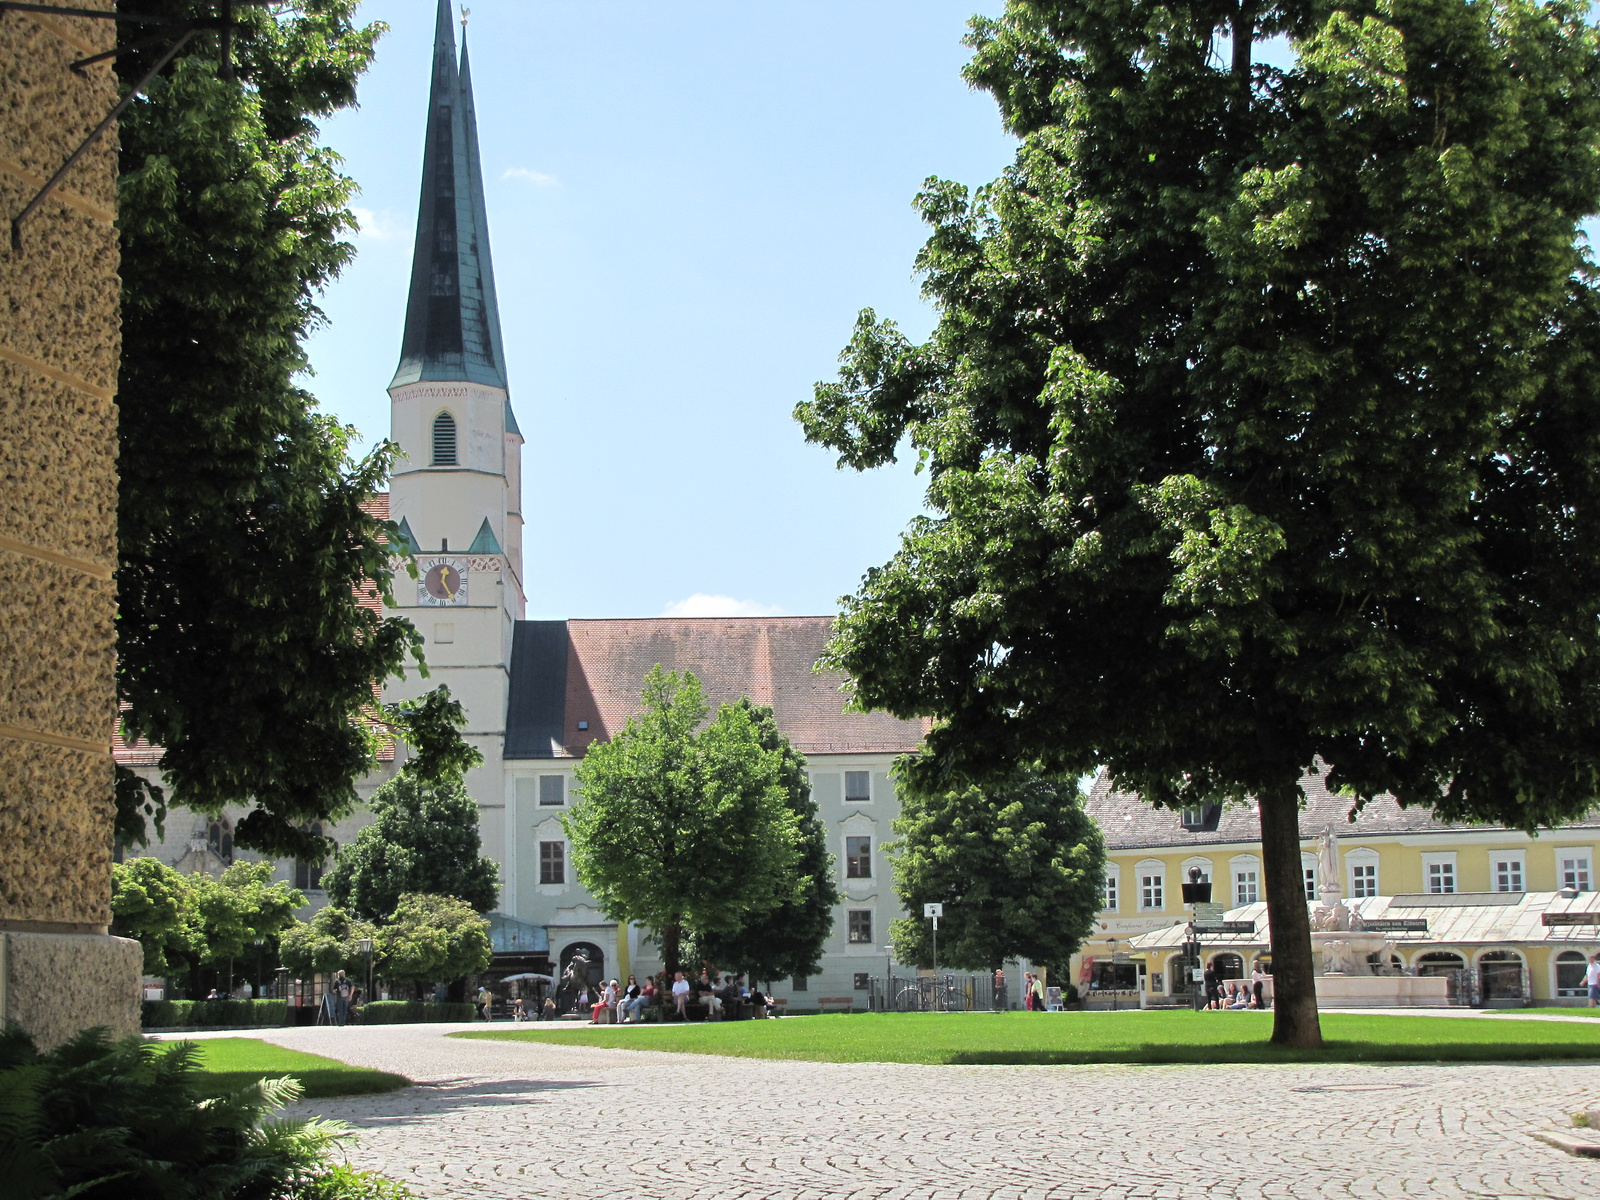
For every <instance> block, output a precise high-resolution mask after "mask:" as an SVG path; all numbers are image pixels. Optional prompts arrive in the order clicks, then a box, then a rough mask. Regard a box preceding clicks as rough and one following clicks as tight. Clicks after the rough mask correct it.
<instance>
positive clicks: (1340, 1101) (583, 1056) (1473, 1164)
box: [198, 1018, 1600, 1200]
mask: <svg viewBox="0 0 1600 1200" xmlns="http://www.w3.org/2000/svg"><path fill="white" fill-rule="evenodd" d="M1494 1019H1507V1018H1494ZM458 1028H468V1027H467V1026H439V1025H433V1026H379V1027H365V1028H363V1027H353V1028H348V1029H327V1028H322V1029H283V1030H265V1031H261V1032H260V1033H259V1034H256V1035H254V1036H262V1037H265V1038H266V1039H267V1040H269V1041H272V1042H275V1043H278V1044H279V1045H283V1046H290V1047H293V1048H295V1049H300V1050H309V1051H312V1052H314V1053H318V1054H327V1055H329V1056H331V1057H335V1058H338V1059H341V1060H343V1061H345V1062H349V1063H355V1064H359V1065H362V1066H370V1067H377V1068H380V1069H383V1070H389V1071H398V1072H400V1073H401V1074H404V1075H408V1076H410V1077H411V1078H413V1079H416V1080H419V1081H426V1082H424V1083H423V1084H422V1086H418V1087H414V1088H408V1089H406V1090H404V1091H401V1092H396V1093H392V1094H390V1095H386V1096H369V1097H350V1098H344V1099H332V1100H321V1101H314V1102H307V1103H305V1104H303V1105H302V1106H300V1107H301V1108H302V1109H304V1110H305V1111H306V1112H308V1113H309V1112H315V1113H317V1114H319V1115H326V1116H331V1117H339V1118H341V1119H343V1120H346V1121H349V1122H350V1123H352V1124H353V1125H355V1126H356V1127H357V1128H358V1129H359V1130H360V1131H361V1141H360V1144H359V1146H358V1147H357V1148H356V1149H355V1150H354V1151H353V1152H352V1155H351V1157H352V1160H353V1161H355V1162H356V1163H358V1164H360V1165H362V1166H369V1167H375V1168H378V1169H381V1170H383V1171H385V1172H387V1173H388V1174H390V1175H392V1176H394V1177H396V1178H399V1179H403V1180H405V1181H406V1182H407V1183H409V1184H410V1185H411V1186H412V1188H413V1189H414V1190H415V1191H416V1192H417V1193H418V1195H419V1196H422V1197H427V1198H429V1200H446V1198H454V1197H518V1198H520V1197H534V1196H538V1197H543V1196H547V1195H552V1196H563V1197H567V1196H570V1197H581V1198H582V1200H613V1198H615V1200H624V1198H626V1200H655V1198H658V1197H659V1198H661V1200H679V1198H691V1197H693V1198H699V1197H704V1198H706V1200H756V1198H760V1200H822V1198H828V1200H834V1198H844V1197H850V1198H855V1197H862V1198H866V1197H871V1198H872V1200H898V1198H900V1197H906V1198H908V1200H909V1198H912V1197H915V1198H917V1200H928V1198H933V1200H943V1198H945V1197H949V1198H959V1200H969V1198H972V1200H976V1198H979V1197H981V1198H983V1200H998V1198H1001V1197H1018V1198H1020V1197H1028V1198H1030V1200H1031V1198H1034V1197H1060V1198H1063V1200H1065V1198H1066V1197H1072V1198H1074V1200H1080V1198H1087V1197H1093V1198H1095V1200H1133V1198H1136V1197H1137V1198H1144V1197H1149V1198H1152V1200H1165V1198H1176V1200H1190V1198H1194V1200H1200V1198H1201V1197H1204V1198H1205V1200H1222V1198H1232V1197H1239V1198H1240V1200H1275V1198H1278V1197H1293V1198H1300V1197H1305V1198H1308V1200H1309V1198H1317V1200H1322V1198H1326V1197H1363V1198H1364V1197H1373V1198H1374V1200H1389V1198H1392V1197H1398V1196H1405V1197H1411V1196H1417V1197H1441V1198H1447V1200H1453V1198H1463V1200H1464V1198H1469V1197H1470V1198H1472V1200H1486V1198H1489V1197H1493V1198H1495V1200H1512V1198H1534V1197H1537V1198H1539V1200H1551V1198H1561V1200H1595V1198H1596V1197H1600V1161H1594V1160H1584V1159H1575V1158H1571V1157H1568V1156H1567V1155H1565V1154H1563V1153H1561V1152H1560V1151H1558V1150H1554V1149H1551V1148H1549V1147H1547V1146H1544V1145H1542V1144H1540V1143H1538V1142H1536V1141H1534V1140H1533V1139H1532V1138H1530V1137H1529V1136H1528V1131H1529V1130H1531V1129H1534V1128H1538V1127H1541V1126H1548V1125H1550V1124H1552V1123H1553V1122H1555V1121H1558V1120H1560V1119H1561V1118H1562V1115H1563V1114H1565V1113H1570V1112H1572V1111H1574V1110H1576V1109H1579V1108H1583V1107H1585V1106H1587V1105H1588V1104H1590V1103H1593V1102H1595V1101H1597V1100H1600V1069H1597V1068H1596V1067H1594V1066H1588V1065H1577V1066H1572V1065H1542V1064H1538V1065H1520V1066H1496V1065H1487V1066H1483V1065H1475V1066H1412V1065H1391V1066H1355V1065H1341V1066H1221V1067H1218V1066H1209V1067H1191V1066H1173V1067H1144V1066H1087V1067H928V1066H912V1065H905V1064H881V1063H864V1064H839V1063H802V1062H776V1061H771V1060H762V1059H739V1058H715V1057H708V1056H703V1055H686V1054H662V1053H653V1052H648V1051H633V1050H603V1049H598V1048H596V1049H590V1048H587V1047H582V1046H565V1045H563V1046H553V1045H535V1044H530V1043H514V1042H489V1041H477V1040H464V1039H460V1038H453V1039H447V1038H445V1037H444V1034H445V1033H447V1032H449V1031H450V1030H451V1029H458ZM479 1028H482V1026H479ZM198 1036H207V1035H198ZM210 1036H227V1035H210ZM233 1036H237V1034H236V1033H235V1034H233Z"/></svg>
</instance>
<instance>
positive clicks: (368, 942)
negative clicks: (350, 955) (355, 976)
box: [356, 938, 372, 1004]
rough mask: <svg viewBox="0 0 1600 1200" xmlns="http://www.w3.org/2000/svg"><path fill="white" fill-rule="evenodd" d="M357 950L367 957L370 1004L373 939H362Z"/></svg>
mask: <svg viewBox="0 0 1600 1200" xmlns="http://www.w3.org/2000/svg"><path fill="white" fill-rule="evenodd" d="M356 948H357V949H358V950H360V951H361V953H363V954H365V955H366V956H367V990H366V993H365V996H366V1001H367V1003H368V1004H371V1003H372V939H371V938H362V939H360V940H359V941H358V942H356Z"/></svg>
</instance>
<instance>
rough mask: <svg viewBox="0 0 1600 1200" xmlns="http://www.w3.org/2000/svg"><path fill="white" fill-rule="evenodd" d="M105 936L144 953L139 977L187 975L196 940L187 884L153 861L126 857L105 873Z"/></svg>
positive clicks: (194, 963) (186, 878)
mask: <svg viewBox="0 0 1600 1200" xmlns="http://www.w3.org/2000/svg"><path fill="white" fill-rule="evenodd" d="M111 932H112V933H113V934H115V935H116V936H117V937H125V938H132V939H133V940H134V941H136V942H138V943H139V945H140V946H141V947H143V949H144V973H145V974H146V975H156V976H160V977H161V978H163V979H169V978H177V977H178V976H179V975H185V976H186V975H188V974H189V972H190V970H191V968H192V967H198V966H199V963H198V960H197V959H191V955H192V954H193V952H194V950H195V947H196V946H197V945H198V943H199V940H200V931H199V914H198V912H197V911H196V908H195V901H194V886H193V879H192V877H190V876H185V875H183V874H181V873H180V872H178V871H175V870H173V869H172V868H171V867H169V866H167V864H166V863H164V862H162V861H161V860H160V859H159V858H130V859H129V860H128V861H127V862H120V863H115V864H113V865H112V868H111Z"/></svg>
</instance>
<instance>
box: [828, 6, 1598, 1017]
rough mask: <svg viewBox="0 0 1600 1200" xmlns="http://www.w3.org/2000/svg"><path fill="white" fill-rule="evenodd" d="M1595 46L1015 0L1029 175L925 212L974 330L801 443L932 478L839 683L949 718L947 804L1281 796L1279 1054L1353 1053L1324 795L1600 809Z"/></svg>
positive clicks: (1407, 9) (1270, 13) (938, 732)
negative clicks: (1030, 782) (1326, 895)
mask: <svg viewBox="0 0 1600 1200" xmlns="http://www.w3.org/2000/svg"><path fill="white" fill-rule="evenodd" d="M1587 13H1588V9H1587V6H1585V5H1582V4H1578V3H1574V2H1569V0H1557V2H1554V3H1548V4H1536V3H1533V2H1532V0H1487V2H1484V3H1467V2H1466V0H1427V2H1422V0H1415V2H1413V0H1405V2H1403V3H1384V4H1368V5H1358V6H1356V7H1355V8H1349V7H1344V8H1330V7H1328V6H1325V5H1316V4H1309V3H1302V2H1300V0H1292V2H1291V0H1285V2H1277V3H1248V4H1245V3H1240V4H1233V3H1212V2H1210V0H1207V2H1204V3H1156V4H1152V5H1144V6H1140V7H1131V6H1127V5H1123V4H1119V3H1109V2H1105V0H1089V2H1087V3H1066V2H1065V0H1011V2H1010V3H1008V4H1007V7H1006V11H1005V14H1004V16H1003V17H1001V18H998V19H987V18H977V19H975V20H974V23H973V27H972V34H971V37H970V38H969V43H970V45H971V46H972V49H973V51H974V57H973V59H972V62H971V64H970V66H969V67H968V68H967V78H968V80H969V82H971V83H972V84H973V85H974V86H976V87H980V88H983V89H985V90H987V91H988V92H990V93H991V94H992V95H993V96H994V97H995V99H996V100H997V101H998V103H999V106H1000V111H1001V115H1002V117H1003V119H1004V121H1005V124H1006V127H1007V128H1008V129H1009V130H1010V131H1011V132H1013V133H1014V134H1015V135H1016V136H1017V137H1018V138H1019V140H1020V145H1019V148H1018V150H1017V154H1016V158H1015V161H1014V162H1013V163H1012V165H1011V166H1010V167H1009V168H1008V169H1007V170H1006V172H1005V174H1004V175H1003V176H1002V177H1001V178H1000V179H998V180H995V181H994V182H993V183H990V184H988V185H987V186H985V187H982V188H979V189H978V190H977V191H976V192H969V191H968V190H967V189H966V188H964V187H961V186H959V185H957V184H954V183H950V182H945V181H941V180H937V179H933V180H929V181H928V183H927V185H926V186H925V188H924V190H923V192H922V194H921V195H920V196H919V198H918V206H919V208H920V211H921V213H922V215H923V217H924V218H925V220H926V221H927V222H928V223H929V225H930V226H931V227H932V233H931V236H930V237H929V239H928V241H927V243H926V245H925V247H924V249H923V251H922V252H921V255H920V257H919V258H918V268H919V270H920V272H921V274H922V278H923V280H924V288H925V294H926V295H927V297H928V298H929V299H930V300H931V301H932V303H933V304H934V305H935V306H936V308H937V310H938V313H939V319H938V324H937V327H936V329H935V330H934V332H933V334H932V335H931V336H930V337H929V339H928V340H927V341H926V342H924V343H922V344H913V343H912V342H911V341H909V340H908V339H907V338H906V337H905V336H904V335H903V334H901V333H900V332H899V330H898V329H897V328H896V327H895V326H894V325H893V323H892V322H887V321H880V320H879V319H877V317H876V316H875V315H874V314H873V313H872V312H871V311H870V310H869V311H867V312H864V313H863V314H862V316H861V319H860V321H859V323H858V325H857V327H856V331H855V335H854V338H853V340H852V341H851V343H850V345H849V347H848V349H847V350H846V351H845V353H844V355H843V357H842V362H843V368H842V370H841V372H840V376H839V379H838V380H837V381H836V382H833V383H828V384H820V385H819V386H818V388H817V391H816V395H815V398H814V400H813V401H811V402H809V403H806V404H802V405H801V406H800V407H799V408H798V410H797V416H798V418H799V419H800V420H801V422H802V423H803V424H804V427H805V430H806V434H807V436H808V438H809V439H811V440H813V441H817V442H821V443H824V444H826V445H829V446H832V447H834V448H835V449H836V450H837V451H838V452H839V456H840V462H841V464H847V465H851V466H855V467H858V468H864V467H870V466H873V465H876V464H880V463H883V462H887V461H889V460H890V459H892V458H893V457H894V456H895V454H896V453H897V452H898V450H899V448H900V447H901V445H902V444H903V443H909V445H910V446H911V448H912V449H913V450H914V451H915V453H917V454H918V456H919V459H920V461H921V463H922V464H923V465H924V467H925V468H926V470H927V473H928V490H927V505H928V508H929V513H928V515H926V516H923V517H919V518H918V519H916V520H915V521H914V522H913V523H912V524H911V527H910V528H909V529H908V531H907V532H906V534H905V536H904V539H903V543H902V546H901V549H900V551H899V553H897V554H896V555H895V557H894V558H893V559H892V560H891V561H890V562H889V563H887V564H886V565H884V566H883V567H881V568H878V569H876V570H874V571H872V572H870V573H869V574H868V576H867V577H866V579H865V581H864V583H863V585H862V587H861V589H860V591H859V592H858V593H857V594H856V595H855V596H854V597H852V598H851V599H850V600H849V601H848V602H847V603H846V605H845V609H844V612H843V615H842V618H841V620H840V623H839V626H838V632H837V636H836V639H835V641H834V643H833V645H832V648H831V651H830V662H831V664H832V665H834V666H836V667H839V668H843V669H844V670H846V671H848V672H849V673H850V675H851V676H852V677H853V679H854V680H855V685H856V688H857V696H858V699H859V701H860V702H861V703H863V704H864V705H866V706H869V707H874V708H883V709H888V710H890V711H892V712H895V713H897V714H898V715H901V716H912V715H917V714H929V715H933V716H934V717H936V718H937V721H936V724H935V727H934V729H933V730H932V732H931V734H930V736H929V739H928V746H929V749H930V753H929V754H928V755H927V756H926V757H925V758H924V759H923V760H922V761H921V762H920V763H919V764H918V765H917V766H916V767H914V768H913V772H914V773H920V774H921V775H922V776H923V777H924V778H925V779H927V780H929V781H930V783H929V786H930V787H937V786H939V785H940V781H942V780H949V779H955V778H958V777H960V776H961V775H963V774H965V775H969V776H974V777H976V776H981V775H982V774H983V773H985V772H987V771H991V770H1000V771H1003V770H1007V769H1009V768H1010V766H1011V765H1012V764H1015V763H1018V762H1027V761H1034V760H1037V761H1039V762H1040V763H1042V765H1043V766H1044V768H1045V769H1047V770H1050V771H1052V772H1062V773H1067V774H1070V775H1074V776H1076V775H1081V774H1084V773H1087V772H1089V771H1091V770H1093V769H1095V768H1096V767H1098V766H1104V767H1106V768H1108V769H1109V771H1110V773H1111V775H1112V776H1113V778H1114V780H1115V782H1116V784H1117V785H1118V786H1119V787H1121V788H1124V789H1128V790H1136V791H1138V792H1139V793H1140V794H1141V795H1143V796H1144V797H1145V799H1147V800H1148V801H1151V802H1153V803H1156V804H1162V805H1168V806H1180V805H1188V804H1193V803H1200V802H1203V801H1206V800H1219V799H1226V798H1237V797H1240V796H1243V795H1245V794H1253V795H1255V796H1256V797H1257V799H1258V800H1259V803H1260V812H1261V823H1262V846H1263V859H1264V867H1265V875H1266V888H1267V898H1268V904H1269V909H1270V919H1271V923H1272V934H1273V960H1274V971H1275V975H1276V988H1277V996H1278V1002H1277V1004H1276V1006H1275V1029H1274V1038H1275V1039H1276V1040H1279V1041H1284V1042H1291V1043H1294V1044H1298V1045H1315V1044H1317V1043H1318V1042H1319V1040H1320V1033H1319V1031H1318V1027H1317V1020H1316V1010H1315V1000H1314V994H1313V982H1312V964H1311V953H1310V941H1309V929H1308V922H1307V917H1306V911H1305V905H1304V903H1303V896H1302V894H1301V892H1300V879H1299V870H1298V856H1299V834H1298V829H1297V811H1298V805H1299V803H1300V800H1301V797H1300V795H1299V790H1298V787H1297V780H1298V778H1299V775H1300V772H1301V770H1302V769H1303V768H1305V767H1307V766H1308V765H1311V764H1313V763H1314V762H1315V761H1317V760H1318V759H1319V758H1320V759H1321V760H1323V761H1325V762H1327V763H1331V764H1332V770H1333V778H1332V780H1331V783H1332V785H1333V786H1334V787H1336V788H1338V787H1347V788H1349V789H1351V790H1352V792H1353V793H1354V794H1355V795H1356V796H1357V797H1360V796H1371V795H1375V794H1378V793H1381V792H1385V791H1387V792H1390V793H1392V794H1393V795H1394V796H1396V797H1397V798H1398V799H1399V801H1400V802H1401V803H1402V804H1420V805H1426V806H1428V807H1431V808H1432V809H1434V810H1435V811H1436V812H1437V813H1438V814H1439V815H1441V816H1442V817H1445V818H1465V819H1478V820H1488V821H1499V822H1505V823H1507V824H1510V825H1513V826H1517V827H1523V828H1532V827H1534V826H1536V825H1539V824H1545V823H1553V822H1558V821H1560V820H1562V819H1563V818H1565V817H1569V816H1571V815H1573V814H1575V813H1577V812H1580V811H1582V810H1584V809H1586V808H1588V807H1589V806H1590V805H1592V804H1593V803H1594V802H1595V799H1596V795H1597V783H1600V737H1597V732H1600V725H1597V723H1600V705H1597V703H1596V699H1597V683H1600V654H1597V653H1596V651H1597V649H1600V645H1597V639H1600V625H1597V621H1596V613H1597V612H1600V553H1597V539H1600V404H1596V403H1595V395H1594V393H1595V388H1596V386H1597V385H1596V382H1595V381H1596V380H1597V379H1600V373H1597V371H1596V369H1595V366H1596V351H1597V348H1600V309H1597V303H1596V301H1597V295H1596V280H1595V274H1594V270H1593V267H1592V265H1591V263H1590V261H1589V258H1588V254H1587V251H1586V247H1585V242H1584V240H1583V237H1582V235H1581V233H1580V229H1579V223H1580V222H1581V221H1582V220H1583V219H1584V218H1585V217H1587V216H1588V215H1590V214H1593V213H1594V212H1595V211H1596V209H1597V207H1600V158H1597V157H1596V156H1595V155H1594V153H1593V151H1592V147H1593V146H1594V144H1595V140H1596V132H1597V126H1600V90H1597V89H1596V87H1595V81H1596V68H1597V61H1600V60H1597V55H1596V35H1595V30H1594V29H1593V28H1592V27H1591V26H1590V24H1589V23H1588V17H1587ZM1269 38H1281V39H1282V40H1281V42H1280V43H1279V49H1280V50H1281V51H1282V53H1281V54H1280V55H1277V56H1276V59H1275V61H1274V62H1267V61H1262V59H1261V58H1260V57H1258V55H1257V54H1256V53H1255V49H1256V47H1257V46H1258V44H1259V43H1261V42H1262V41H1263V40H1265V39H1269Z"/></svg>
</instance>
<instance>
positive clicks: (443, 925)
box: [377, 893, 493, 999]
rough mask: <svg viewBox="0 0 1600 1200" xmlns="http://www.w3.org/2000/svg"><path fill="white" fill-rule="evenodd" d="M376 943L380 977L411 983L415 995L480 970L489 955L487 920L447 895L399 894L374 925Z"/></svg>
mask: <svg viewBox="0 0 1600 1200" xmlns="http://www.w3.org/2000/svg"><path fill="white" fill-rule="evenodd" d="M377 946H378V953H379V955H380V956H381V958H382V968H381V969H382V973H383V977H384V978H385V979H388V980H391V981H394V982H399V983H409V984H411V985H412V986H413V987H415V988H416V992H417V997H418V999H422V998H424V993H425V990H426V988H427V987H429V986H430V985H432V984H435V983H442V982H451V983H455V982H457V981H459V980H460V979H461V978H462V977H463V976H466V975H471V974H472V973H473V972H475V971H481V970H483V969H484V968H485V967H487V966H488V965H489V960H490V959H491V958H492V957H493V952H492V949H491V947H490V945H489V922H487V921H485V920H484V919H483V918H482V917H481V916H479V915H478V914H477V912H475V911H474V910H473V908H472V906H471V905H470V904H466V903H464V902H462V901H460V900H457V899H455V898H454V897H453V896H423V895H416V894H411V893H408V894H407V895H404V896H402V897H400V903H399V904H397V905H396V906H395V910H394V912H393V914H392V915H391V916H390V917H389V921H388V923H387V924H385V925H384V926H383V927H382V928H381V929H379V930H378V933H377Z"/></svg>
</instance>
